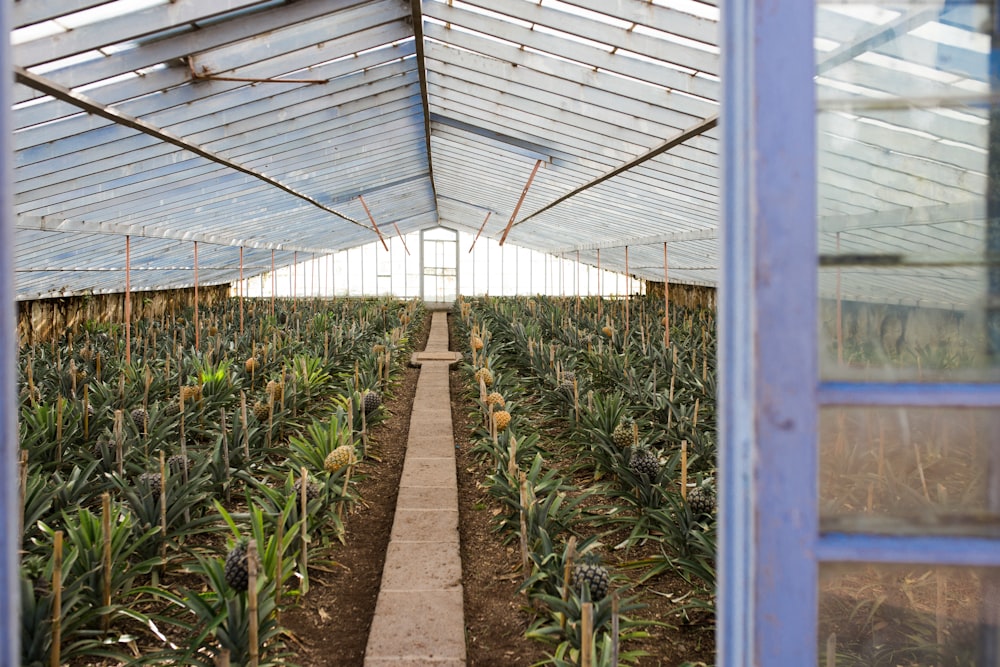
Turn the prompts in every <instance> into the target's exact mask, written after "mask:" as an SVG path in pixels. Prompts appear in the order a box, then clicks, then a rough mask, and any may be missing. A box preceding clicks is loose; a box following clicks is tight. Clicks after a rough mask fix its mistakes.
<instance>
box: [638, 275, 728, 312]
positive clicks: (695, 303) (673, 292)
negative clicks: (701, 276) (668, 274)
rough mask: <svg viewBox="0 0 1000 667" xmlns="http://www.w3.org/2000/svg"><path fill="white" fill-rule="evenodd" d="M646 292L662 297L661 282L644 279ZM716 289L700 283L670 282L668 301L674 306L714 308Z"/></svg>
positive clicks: (655, 296)
mask: <svg viewBox="0 0 1000 667" xmlns="http://www.w3.org/2000/svg"><path fill="white" fill-rule="evenodd" d="M646 294H647V295H648V296H651V297H654V298H658V299H661V300H662V299H663V283H662V282H654V281H652V280H647V281H646ZM715 296H716V290H715V288H714V287H704V286H702V285H681V284H679V283H670V303H671V305H675V306H683V307H685V308H696V309H697V308H710V309H712V310H715V308H716V306H717V302H716V298H715Z"/></svg>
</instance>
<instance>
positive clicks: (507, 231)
mask: <svg viewBox="0 0 1000 667" xmlns="http://www.w3.org/2000/svg"><path fill="white" fill-rule="evenodd" d="M541 166H542V161H541V160H535V168H534V169H532V170H531V176H528V182H527V183H525V184H524V189H523V190H521V196H520V197H519V198H518V200H517V206H515V207H514V212H513V213H511V214H510V220H508V221H507V227H506V228H504V230H503V236H501V237H500V245H503V244H504V241H506V240H507V234H510V228H511V227H512V226H513V225H514V218H516V217H517V212H518V211H520V210H521V204H523V203H524V198H525V197H527V196H528V188H530V187H531V182H532V181H533V180H535V174H537V173H538V168H539V167H541Z"/></svg>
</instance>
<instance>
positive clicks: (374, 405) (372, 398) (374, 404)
mask: <svg viewBox="0 0 1000 667" xmlns="http://www.w3.org/2000/svg"><path fill="white" fill-rule="evenodd" d="M380 405H382V396H381V394H379V393H378V392H377V391H374V390H372V391H366V392H365V395H364V398H362V408H363V409H364V411H365V414H366V415H370V414H371V413H373V412H375V411H376V410H378V408H379V406H380Z"/></svg>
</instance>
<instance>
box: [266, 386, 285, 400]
mask: <svg viewBox="0 0 1000 667" xmlns="http://www.w3.org/2000/svg"><path fill="white" fill-rule="evenodd" d="M265 391H266V392H267V395H268V396H272V397H273V398H274V402H275V404H277V403H280V402H281V397H282V395H283V394H284V392H285V385H284V384H283V383H281V382H278V381H276V380H269V381H268V383H267V387H266V388H265Z"/></svg>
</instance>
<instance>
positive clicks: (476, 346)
mask: <svg viewBox="0 0 1000 667" xmlns="http://www.w3.org/2000/svg"><path fill="white" fill-rule="evenodd" d="M472 349H473V350H476V351H479V350H481V349H483V339H482V338H480V337H479V336H473V337H472Z"/></svg>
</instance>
